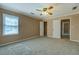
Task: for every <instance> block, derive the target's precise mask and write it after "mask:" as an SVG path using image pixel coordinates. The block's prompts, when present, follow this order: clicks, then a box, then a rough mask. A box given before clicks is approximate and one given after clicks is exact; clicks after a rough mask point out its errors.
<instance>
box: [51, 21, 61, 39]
mask: <svg viewBox="0 0 79 59" xmlns="http://www.w3.org/2000/svg"><path fill="white" fill-rule="evenodd" d="M52 24H53V32H52V33H53V38H61V20H53V23H52Z"/></svg>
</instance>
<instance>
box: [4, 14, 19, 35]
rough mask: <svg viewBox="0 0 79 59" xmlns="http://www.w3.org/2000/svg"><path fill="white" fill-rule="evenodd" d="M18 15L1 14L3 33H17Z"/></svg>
mask: <svg viewBox="0 0 79 59" xmlns="http://www.w3.org/2000/svg"><path fill="white" fill-rule="evenodd" d="M18 23H19V17H17V16H13V15H8V14H3V35H13V34H18V33H19V30H18V29H19V28H18V25H19V24H18Z"/></svg>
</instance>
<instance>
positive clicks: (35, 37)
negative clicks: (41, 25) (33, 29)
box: [0, 36, 39, 46]
mask: <svg viewBox="0 0 79 59" xmlns="http://www.w3.org/2000/svg"><path fill="white" fill-rule="evenodd" d="M37 37H39V36H33V37H29V38H26V39H22V40H16V41H13V42H9V43H5V44H1V45H0V46H4V45H9V44H12V43H17V42H22V41H25V40H29V39H33V38H37Z"/></svg>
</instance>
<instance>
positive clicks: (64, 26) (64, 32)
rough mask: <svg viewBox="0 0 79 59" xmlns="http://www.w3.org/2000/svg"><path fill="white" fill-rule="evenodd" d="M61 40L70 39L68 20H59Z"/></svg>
mask: <svg viewBox="0 0 79 59" xmlns="http://www.w3.org/2000/svg"><path fill="white" fill-rule="evenodd" d="M61 38H70V19H66V20H61Z"/></svg>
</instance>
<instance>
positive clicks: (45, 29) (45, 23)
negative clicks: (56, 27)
mask: <svg viewBox="0 0 79 59" xmlns="http://www.w3.org/2000/svg"><path fill="white" fill-rule="evenodd" d="M44 36H47V22H44Z"/></svg>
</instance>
